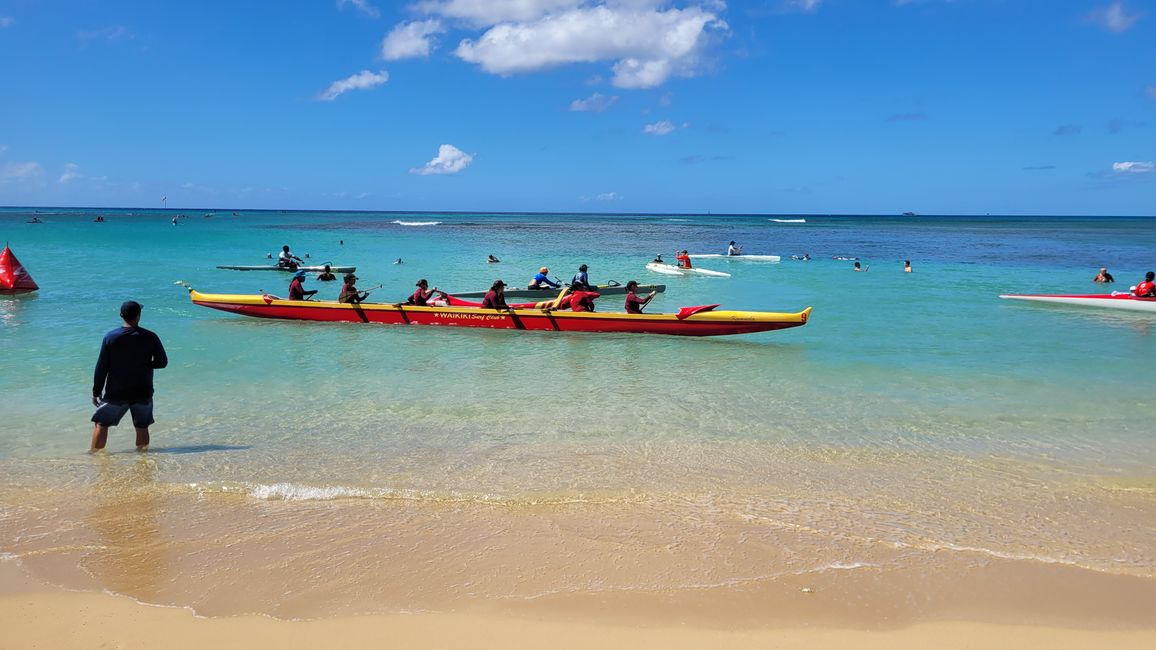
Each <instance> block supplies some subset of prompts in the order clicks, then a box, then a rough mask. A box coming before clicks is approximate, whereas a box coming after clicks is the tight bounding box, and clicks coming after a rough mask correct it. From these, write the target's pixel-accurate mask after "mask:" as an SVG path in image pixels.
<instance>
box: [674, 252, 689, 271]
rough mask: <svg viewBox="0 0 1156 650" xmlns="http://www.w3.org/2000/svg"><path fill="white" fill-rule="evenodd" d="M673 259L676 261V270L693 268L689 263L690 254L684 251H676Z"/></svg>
mask: <svg viewBox="0 0 1156 650" xmlns="http://www.w3.org/2000/svg"><path fill="white" fill-rule="evenodd" d="M674 259H675V260H677V261H678V268H680V269H689V268H693V266H692V265H691V263H690V253H688V252H687V251H686V250H685V249H684V250H682V251H676V252H675V254H674Z"/></svg>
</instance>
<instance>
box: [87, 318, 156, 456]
mask: <svg viewBox="0 0 1156 650" xmlns="http://www.w3.org/2000/svg"><path fill="white" fill-rule="evenodd" d="M140 312H141V305H140V303H138V302H136V301H133V300H128V301H126V302H125V303H124V304H122V305H121V306H120V317H121V319H122V320H123V321H124V327H118V328H116V329H114V330H112V331H110V332H109V333H108V334H105V335H104V341H103V342H101V344H100V356H99V357H97V360H96V370H95V371H94V373H93V379H92V405H93V406H95V407H96V412H95V413H93V414H92V422H93V429H92V447H91V450H92V451H96V450H98V449H104V445H105V443H106V442H108V428H109V427H115V426H116V425H118V424H120V421H121V419H122V418H124V414H125V413H129V412H131V413H132V425H133V427H134V428H136V448H137V450H138V451H144V450H145V449H146V448H148V446H149V426H150V425H152V423H153V422H154V421H155V420H153V371H154V370H159V369H160V368H164V367H166V366H168V365H169V357H168V355H166V354H165V346H163V345H161V339H160V337H158V336H157V335H156V334H154V333H153V332H151V331H149V330H146V329H145V328H143V327H141V326H140Z"/></svg>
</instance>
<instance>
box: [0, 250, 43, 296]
mask: <svg viewBox="0 0 1156 650" xmlns="http://www.w3.org/2000/svg"><path fill="white" fill-rule="evenodd" d="M39 289H40V286H39V285H37V284H36V281H35V280H33V279H32V274H30V273H29V272H28V270H27V269H25V268H24V265H23V264H21V263H20V260H18V259H16V254H15V253H13V252H12V249H11V248H9V247H8V245H7V244H5V245H4V250H3V251H0V294H4V295H14V294H18V293H31V292H33V291H37V290H39Z"/></svg>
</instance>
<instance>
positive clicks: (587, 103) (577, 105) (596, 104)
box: [570, 93, 618, 113]
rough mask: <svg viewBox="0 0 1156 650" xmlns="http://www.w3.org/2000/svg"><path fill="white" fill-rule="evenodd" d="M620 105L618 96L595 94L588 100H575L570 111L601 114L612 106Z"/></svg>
mask: <svg viewBox="0 0 1156 650" xmlns="http://www.w3.org/2000/svg"><path fill="white" fill-rule="evenodd" d="M617 103H618V95H611V96H610V97H607V96H606V95H603V94H602V93H594V94H593V95H591V96H589V97H587V98H586V99H575V100H574V101H572V102H570V110H572V111H578V112H582V111H588V112H591V113H601V112H602V111H605V110H606V109H608V108H610V107H611V106H613V105H615V104H617Z"/></svg>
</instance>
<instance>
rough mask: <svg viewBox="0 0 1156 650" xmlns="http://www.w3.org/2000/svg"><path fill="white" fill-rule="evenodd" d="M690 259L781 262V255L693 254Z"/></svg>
mask: <svg viewBox="0 0 1156 650" xmlns="http://www.w3.org/2000/svg"><path fill="white" fill-rule="evenodd" d="M690 259H692V260H697V259H708V260H713V259H725V260H728V261H731V262H780V261H782V259H783V258H782V257H781V256H779V255H745V254H744V255H723V254H721V253H691V254H690Z"/></svg>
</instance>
